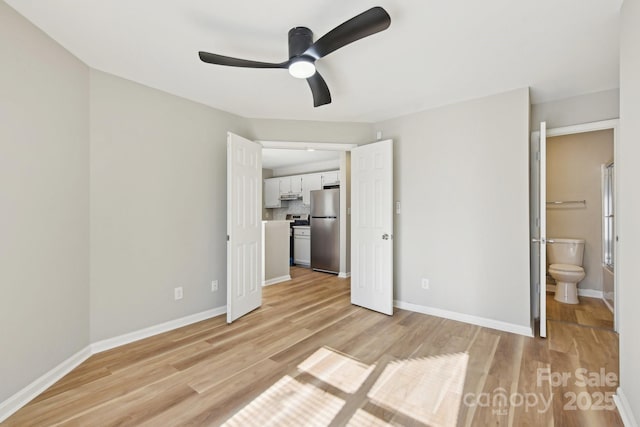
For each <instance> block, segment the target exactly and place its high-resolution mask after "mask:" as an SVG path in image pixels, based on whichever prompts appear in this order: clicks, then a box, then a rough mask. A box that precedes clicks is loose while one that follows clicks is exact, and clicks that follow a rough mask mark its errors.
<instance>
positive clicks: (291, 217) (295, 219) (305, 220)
mask: <svg viewBox="0 0 640 427" xmlns="http://www.w3.org/2000/svg"><path fill="white" fill-rule="evenodd" d="M285 219H286V220H287V221H291V227H293V226H294V225H309V214H287V216H286V217H285Z"/></svg>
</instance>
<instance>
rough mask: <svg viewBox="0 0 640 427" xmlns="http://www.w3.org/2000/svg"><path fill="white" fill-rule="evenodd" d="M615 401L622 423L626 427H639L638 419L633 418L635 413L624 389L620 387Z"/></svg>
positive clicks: (614, 397)
mask: <svg viewBox="0 0 640 427" xmlns="http://www.w3.org/2000/svg"><path fill="white" fill-rule="evenodd" d="M613 401H614V402H615V403H616V406H617V407H618V412H619V413H620V418H622V422H623V423H624V425H625V427H638V423H637V422H636V419H635V417H634V416H633V411H632V410H631V405H629V401H628V400H627V397H626V396H625V395H624V392H623V391H622V387H618V390H616V394H615V395H614V396H613Z"/></svg>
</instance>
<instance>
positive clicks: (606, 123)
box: [531, 119, 620, 332]
mask: <svg viewBox="0 0 640 427" xmlns="http://www.w3.org/2000/svg"><path fill="white" fill-rule="evenodd" d="M533 125H534V126H536V125H537V123H533ZM619 127H620V120H619V119H611V120H601V121H597V122H590V123H583V124H578V125H572V126H563V127H557V128H552V129H547V138H551V137H554V136H562V135H572V134H576V133H585V132H595V131H598V130H607V129H612V130H613V159H614V162H615V161H616V160H617V159H618V149H619V148H618V145H619V144H618V133H619ZM539 135H540V132H539V131H534V132H532V133H531V138H532V140H533V138H538V137H539ZM619 170H620V169H619V165H618V164H616V174H618V175H619V173H620V172H619ZM618 188H619V185H618V184H617V183H616V187H615V207H614V211H615V212H616V215H618V213H619V212H620V210H619V208H618V207H619V206H620V191H618ZM614 235H615V236H616V245H615V257H616V258H615V263H616V270H619V265H620V261H619V260H620V256H619V254H620V250H619V245H618V241H617V237H618V220H617V219H616V221H614ZM541 281H542V279H541ZM532 286H534V285H533V284H532ZM541 287H542V284H541ZM542 291H543V289H541V292H542ZM613 292H614V302H615V304H614V305H615V306H614V308H613V330H614V331H616V332H617V331H618V310H619V307H620V304H619V300H618V298H619V296H618V294H619V292H618V274H616V272H615V271H614V274H613Z"/></svg>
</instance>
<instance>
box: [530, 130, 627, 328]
mask: <svg viewBox="0 0 640 427" xmlns="http://www.w3.org/2000/svg"><path fill="white" fill-rule="evenodd" d="M617 122H618V121H617V120H610V121H605V122H597V123H588V124H584V125H577V126H570V127H564V128H555V129H549V130H547V131H546V150H542V153H543V156H542V157H543V159H540V161H542V162H544V167H543V170H544V178H545V179H543V180H540V181H539V182H541V183H542V184H537V182H536V180H535V179H534V176H533V175H534V174H533V172H534V169H535V168H534V167H532V188H531V193H532V236H536V234H535V233H534V232H533V230H534V228H535V226H536V224H540V221H539V218H538V217H536V216H535V211H536V210H537V209H544V213H545V214H546V218H545V219H546V221H542V223H541V224H540V225H542V226H544V230H538V233H539V234H538V236H543V237H544V238H543V239H534V240H533V241H534V242H535V241H536V240H538V241H539V240H543V243H541V245H542V246H543V247H544V248H545V252H546V255H547V259H546V265H545V270H544V271H545V274H544V275H543V274H541V273H539V274H538V276H542V277H538V278H536V277H534V275H532V296H534V298H533V301H534V305H533V313H534V314H535V315H536V317H537V318H539V319H540V320H541V321H543V322H544V326H545V328H542V325H543V324H542V323H540V324H539V329H538V330H539V331H540V333H541V336H545V334H546V329H547V328H546V326H548V325H549V324H548V323H547V322H564V323H574V324H578V325H581V326H587V327H594V328H601V329H610V330H615V328H616V307H617V304H616V298H617V295H616V291H615V290H616V285H615V281H616V280H615V255H616V250H615V249H616V241H617V239H616V232H615V206H616V204H617V198H616V190H615V151H616V144H615V142H616V133H617V125H618V123H617ZM536 133H537V134H538V135H535V134H536ZM539 141H540V139H539V132H534V135H532V157H534V160H536V161H537V159H535V157H536V156H539V155H538V154H537V152H538V151H540V145H538V147H536V146H535V145H536V142H538V144H540V142H539ZM532 163H533V162H532ZM536 186H538V187H540V186H543V189H542V190H543V192H542V194H545V193H546V196H545V197H544V199H543V200H544V202H540V201H539V202H537V205H538V206H534V205H535V204H536V203H533V199H534V195H535V194H539V190H538V189H536V188H535V187H536ZM545 199H546V200H545ZM540 205H542V206H540ZM567 239H570V240H567ZM564 249H570V251H564ZM537 251H538V248H537V247H535V246H534V247H532V266H533V265H534V264H535V263H534V257H535V254H534V253H535V252H537ZM571 251H574V252H573V259H572V258H571V257H567V258H565V257H563V255H564V254H568V253H571ZM581 251H582V256H580V252H581ZM559 254H560V255H559ZM549 258H551V259H549ZM578 258H579V259H578ZM554 262H555V263H556V264H558V263H560V264H563V265H564V266H559V271H558V269H556V268H553V269H552V271H551V272H550V271H549V265H550V264H554ZM565 266H566V267H565ZM564 270H567V271H571V272H570V273H568V274H565V272H564ZM532 272H533V270H532ZM583 273H584V274H583ZM569 277H573V278H578V280H579V281H578V283H577V286H576V285H573V289H575V291H574V292H575V297H574V299H573V300H572V298H571V295H567V292H566V289H567V288H571V286H567V285H570V284H571V283H570V282H571V281H572V279H569ZM565 280H566V282H564V283H562V282H563V281H565ZM558 283H560V286H558ZM574 283H575V282H574ZM556 290H558V297H557V298H556ZM569 294H570V293H569ZM576 298H577V302H578V303H577V304H571V303H569V302H575V301H576Z"/></svg>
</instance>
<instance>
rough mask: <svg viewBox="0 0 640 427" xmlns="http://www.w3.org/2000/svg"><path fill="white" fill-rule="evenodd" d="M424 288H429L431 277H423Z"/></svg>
mask: <svg viewBox="0 0 640 427" xmlns="http://www.w3.org/2000/svg"><path fill="white" fill-rule="evenodd" d="M422 289H429V279H425V278H423V279H422Z"/></svg>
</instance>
